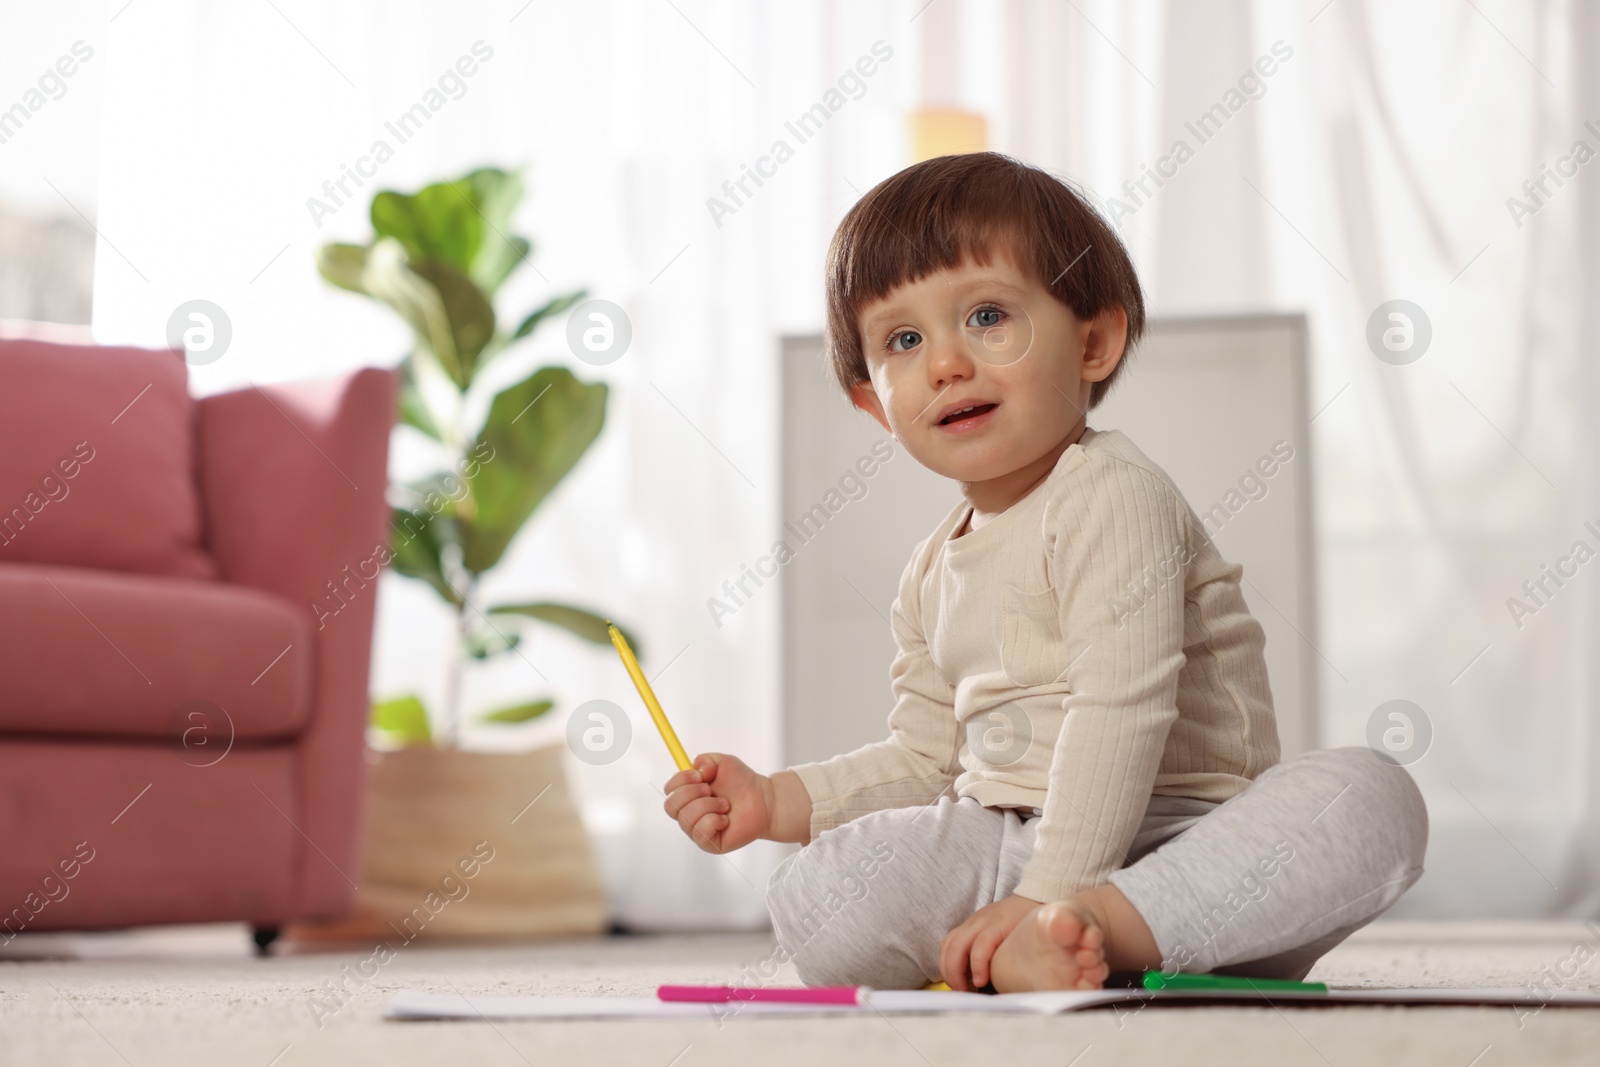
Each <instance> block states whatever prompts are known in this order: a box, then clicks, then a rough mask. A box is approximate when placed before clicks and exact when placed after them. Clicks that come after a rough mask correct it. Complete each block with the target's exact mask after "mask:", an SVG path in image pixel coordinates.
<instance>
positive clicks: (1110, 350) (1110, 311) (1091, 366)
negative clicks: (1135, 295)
mask: <svg viewBox="0 0 1600 1067" xmlns="http://www.w3.org/2000/svg"><path fill="white" fill-rule="evenodd" d="M1127 344H1128V309H1127V308H1125V307H1123V306H1122V305H1120V304H1113V305H1112V306H1111V307H1108V308H1106V309H1105V310H1104V311H1102V312H1100V313H1099V314H1098V315H1096V316H1095V317H1094V318H1092V319H1090V320H1089V321H1088V323H1087V328H1086V330H1085V332H1084V337H1083V380H1084V381H1086V382H1103V381H1105V380H1106V379H1107V378H1109V377H1110V376H1111V372H1112V371H1114V370H1116V369H1117V364H1118V363H1119V362H1121V360H1122V352H1123V350H1124V349H1125V348H1126V347H1127Z"/></svg>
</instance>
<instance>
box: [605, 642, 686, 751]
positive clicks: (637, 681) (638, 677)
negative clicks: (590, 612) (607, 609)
mask: <svg viewBox="0 0 1600 1067" xmlns="http://www.w3.org/2000/svg"><path fill="white" fill-rule="evenodd" d="M606 632H607V633H609V634H610V635H611V643H612V644H613V645H616V646H617V655H619V656H621V657H622V665H623V666H624V667H626V668H628V677H630V678H632V679H633V687H634V688H635V689H637V690H639V697H640V699H642V700H643V701H644V706H645V707H646V708H648V709H649V711H650V718H652V719H654V720H655V724H656V729H657V730H660V731H661V740H663V741H665V742H666V743H667V750H668V751H670V752H671V753H672V762H674V763H676V764H677V765H678V770H680V771H686V770H688V769H689V768H691V767H693V766H694V764H693V763H690V762H689V754H688V753H687V752H685V751H684V750H683V745H682V744H681V743H679V741H678V735H677V734H676V733H674V732H673V730H672V724H671V723H670V722H668V721H667V713H666V712H664V711H662V710H661V701H659V700H657V699H656V694H655V690H653V689H651V688H650V682H649V680H648V679H646V678H645V676H644V671H642V670H640V669H639V661H638V660H637V659H635V658H634V655H633V649H631V648H629V647H628V639H627V638H626V637H623V636H622V631H621V630H619V629H617V628H616V626H614V625H612V622H611V620H610V619H607V620H606Z"/></svg>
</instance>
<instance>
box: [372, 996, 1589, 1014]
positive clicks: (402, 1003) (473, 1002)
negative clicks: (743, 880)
mask: <svg viewBox="0 0 1600 1067" xmlns="http://www.w3.org/2000/svg"><path fill="white" fill-rule="evenodd" d="M864 999H865V1003H863V1004H861V1005H851V1004H774V1003H766V1002H755V1001H740V1002H737V1003H726V1004H689V1003H682V1002H677V1003H674V1002H668V1001H662V1000H657V999H655V998H654V997H508V996H482V997H469V996H465V995H463V994H460V993H423V992H419V991H417V990H410V989H406V990H401V991H400V992H398V993H396V994H394V995H393V996H392V997H390V998H389V1002H388V1004H387V1005H386V1007H385V1010H384V1015H385V1017H386V1018H390V1019H484V1020H492V1019H602V1018H606V1019H644V1018H652V1019H677V1018H684V1019H696V1018H699V1019H713V1020H719V1019H726V1018H729V1017H731V1016H738V1017H741V1018H742V1017H748V1016H754V1015H834V1014H850V1013H860V1012H866V1011H878V1012H882V1013H884V1014H886V1015H929V1014H938V1013H943V1012H988V1013H991V1014H1020V1015H1057V1014H1060V1013H1061V1012H1068V1011H1078V1010H1080V1009H1083V1008H1095V1007H1100V1006H1101V1005H1106V1004H1118V1003H1125V1002H1129V1001H1161V1002H1164V1003H1166V1002H1172V1003H1182V1002H1189V1003H1199V1002H1208V1003H1212V1004H1215V1003H1217V1002H1218V1001H1240V1002H1245V1003H1248V1002H1251V1001H1254V1002H1255V1003H1258V1004H1259V1003H1264V1002H1270V1003H1271V1004H1274V1005H1278V1006H1287V1005H1297V1006H1316V1005H1320V1004H1505V1005H1510V1006H1512V1007H1514V1008H1517V1009H1518V1010H1519V1011H1528V1012H1531V1011H1537V1010H1539V1009H1540V1008H1541V1007H1557V1006H1560V1007H1569V1006H1570V1007H1589V1008H1600V993H1587V992H1580V991H1576V990H1564V989H1561V990H1535V989H1531V988H1524V989H1330V990H1328V991H1327V992H1326V993H1320V992H1272V993H1263V992H1259V991H1256V990H1249V989H1237V990H1235V989H1228V990H1204V991H1202V990H1171V989H1163V990H1155V991H1151V990H1145V989H1095V990H1089V991H1085V992H1065V991H1063V992H1051V993H1002V994H999V995H990V994H985V993H951V992H934V991H930V990H922V989H916V990H893V989H885V990H873V991H871V992H869V993H867V994H866V996H865V998H864Z"/></svg>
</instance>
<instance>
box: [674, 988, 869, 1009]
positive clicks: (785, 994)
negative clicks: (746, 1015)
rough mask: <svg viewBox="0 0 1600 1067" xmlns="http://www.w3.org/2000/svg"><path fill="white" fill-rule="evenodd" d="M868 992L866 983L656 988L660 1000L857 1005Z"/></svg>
mask: <svg viewBox="0 0 1600 1067" xmlns="http://www.w3.org/2000/svg"><path fill="white" fill-rule="evenodd" d="M867 992H868V990H867V987H866V986H855V985H835V986H776V987H773V988H770V989H762V988H759V987H755V986H731V985H664V986H661V987H659V988H658V989H657V990H656V996H658V997H660V998H661V999H662V1000H673V1001H688V1002H691V1003H697V1004H726V1003H727V1002H729V1001H732V1000H747V1001H767V1002H768V1003H774V1004H851V1005H859V1004H860V1003H861V1002H862V998H863V997H864V996H865V994H866V993H867Z"/></svg>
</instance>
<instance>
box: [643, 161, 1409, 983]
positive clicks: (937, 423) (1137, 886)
mask: <svg viewBox="0 0 1600 1067" xmlns="http://www.w3.org/2000/svg"><path fill="white" fill-rule="evenodd" d="M827 294H828V330H827V339H828V350H829V354H830V358H831V361H832V365H833V370H834V373H835V375H836V377H837V378H838V380H839V383H840V385H841V386H842V387H843V388H844V389H845V391H846V392H847V393H848V394H849V395H850V397H851V399H852V400H853V402H854V403H855V404H856V406H858V407H860V408H861V409H862V410H864V411H866V412H867V413H868V414H870V415H871V416H872V417H873V418H874V419H876V420H877V421H878V422H879V423H880V424H881V425H882V426H883V427H884V428H885V429H886V430H887V431H889V432H890V433H891V434H893V435H894V438H895V440H896V441H898V442H899V443H900V444H901V445H902V446H903V447H904V448H905V450H906V451H907V452H909V453H910V454H911V455H912V456H913V457H914V458H915V459H916V460H917V461H918V462H919V463H921V464H922V465H923V466H925V467H928V468H929V469H930V470H933V471H936V472H938V473H939V474H942V475H944V476H945V477H948V478H952V479H955V480H956V481H957V482H959V483H960V487H961V494H962V497H963V501H962V503H961V504H960V505H959V506H958V507H956V508H954V509H953V510H952V511H951V512H950V514H949V515H947V516H946V517H945V519H944V521H943V522H941V523H940V524H939V526H938V527H937V528H936V529H935V530H934V531H933V533H932V535H930V536H929V537H928V539H927V540H925V541H923V542H922V543H921V544H919V545H918V546H917V548H916V549H915V550H914V551H913V553H912V556H911V561H910V564H909V565H908V566H907V567H906V569H905V572H904V574H903V575H902V576H901V580H900V590H899V596H898V598H897V599H896V600H895V602H894V605H893V609H892V616H893V617H892V620H891V621H892V629H893V632H894V638H895V642H896V645H897V647H898V653H897V655H896V656H895V659H894V663H893V666H892V668H891V682H892V688H893V692H894V698H895V699H894V707H893V710H892V711H891V712H890V713H889V723H888V725H889V737H888V739H887V740H884V741H881V742H877V743H875V744H871V745H867V746H864V747H862V748H860V749H857V750H856V751H854V752H849V753H845V754H844V755H840V756H836V757H834V758H833V759H830V760H827V761H825V762H820V763H810V764H804V765H801V766H797V767H792V768H790V769H788V770H785V771H779V772H777V773H776V774H773V775H772V776H770V777H768V776H766V775H761V774H757V773H756V772H754V771H753V770H751V769H750V768H749V767H748V766H746V765H745V764H744V763H743V762H741V761H740V760H738V759H737V758H735V757H733V756H728V755H724V754H718V753H711V754H706V755H702V756H700V757H698V758H697V759H696V760H695V767H694V768H693V769H691V770H688V771H683V772H680V773H678V774H676V775H674V776H673V777H672V778H671V779H670V780H669V781H668V782H667V785H666V791H667V798H666V802H665V808H666V811H667V814H668V815H670V816H672V817H673V818H675V819H676V820H677V821H678V823H679V824H680V825H681V826H682V827H683V829H684V830H685V831H686V832H688V833H689V834H690V835H691V836H692V837H693V838H694V840H695V841H696V842H697V843H698V844H699V845H700V846H701V847H702V848H704V849H706V850H707V851H711V852H719V853H720V852H726V851H729V850H731V849H735V848H739V847H742V846H743V845H745V844H748V843H749V842H750V841H753V840H755V839H757V838H768V839H771V840H776V841H791V842H798V843H800V844H802V845H804V846H805V847H804V848H802V849H801V850H800V851H798V852H797V853H795V854H794V855H792V856H790V857H788V858H787V859H785V860H784V861H783V862H782V863H781V864H780V865H779V866H778V868H777V869H776V871H774V873H773V876H772V880H771V883H770V885H769V887H768V890H767V901H768V905H769V908H770V910H771V912H772V922H773V927H774V930H775V932H776V934H777V937H778V941H779V944H780V945H781V946H782V948H783V949H784V950H785V952H786V953H787V954H788V955H789V957H790V958H792V959H793V960H794V962H795V965H796V967H797V969H798V971H799V974H800V976H801V978H802V979H803V980H804V981H806V982H808V983H812V984H864V985H869V986H873V987H875V988H880V989H893V988H914V987H919V986H922V985H924V984H925V983H927V982H928V981H929V980H934V979H940V978H942V979H943V980H944V981H946V982H948V983H949V984H950V986H951V988H953V989H986V988H992V989H994V990H998V991H1001V992H1011V991H1017V990H1027V989H1046V988H1054V989H1092V988H1097V987H1099V986H1100V985H1101V984H1102V983H1103V982H1104V981H1105V980H1106V978H1107V977H1108V975H1109V974H1110V973H1111V972H1112V971H1134V970H1142V969H1146V968H1149V969H1156V968H1160V969H1163V970H1165V971H1168V972H1169V973H1170V972H1174V971H1180V970H1182V971H1196V972H1221V973H1233V974H1244V975H1250V976H1258V977H1267V978H1291V979H1300V978H1303V977H1304V976H1305V975H1306V973H1307V972H1308V971H1309V970H1310V969H1311V966H1312V964H1314V963H1315V962H1316V960H1317V959H1318V957H1320V956H1321V955H1322V954H1323V953H1325V952H1327V951H1328V949H1329V948H1331V947H1332V946H1334V945H1335V944H1337V943H1338V942H1340V941H1341V940H1343V939H1344V938H1345V937H1347V936H1348V935H1349V934H1350V933H1351V932H1352V931H1354V930H1356V929H1358V928H1360V927H1361V926H1363V925H1365V924H1366V923H1368V922H1370V921H1371V920H1372V919H1373V918H1375V917H1376V916H1377V915H1378V914H1380V913H1381V912H1383V911H1384V910H1385V909H1387V908H1388V907H1389V906H1390V905H1391V904H1393V903H1394V901H1395V900H1396V899H1398V898H1399V896H1400V895H1401V894H1402V893H1403V892H1405V890H1406V889H1407V888H1409V887H1410V886H1411V884H1412V883H1413V882H1415V881H1416V879H1417V878H1418V877H1419V876H1420V875H1421V874H1422V858H1423V852H1424V850H1425V848H1426V844H1427V812H1426V809H1425V808H1424V806H1423V802H1422V797H1421V795H1420V793H1419V792H1418V791H1417V788H1416V786H1415V785H1414V784H1413V782H1412V780H1411V778H1410V776H1409V775H1408V774H1407V773H1406V772H1405V771H1404V770H1402V769H1400V768H1399V767H1397V766H1395V765H1394V764H1392V763H1390V762H1387V761H1385V760H1383V759H1382V758H1380V757H1379V756H1378V755H1376V754H1375V753H1374V752H1372V751H1371V750H1369V749H1367V748H1341V749H1331V750H1322V751H1315V752H1309V753H1307V754H1305V755H1303V756H1300V757H1299V758H1297V759H1294V760H1291V761H1289V762H1287V763H1280V762H1279V749H1278V736H1277V728H1276V723H1275V720H1274V718H1273V708H1272V697H1271V694H1270V692H1269V690H1268V686H1267V671H1266V664H1265V661H1264V660H1263V658H1262V649H1263V646H1264V642H1265V639H1264V636H1263V632H1262V629H1261V626H1260V624H1259V623H1257V622H1256V620H1255V619H1254V618H1252V617H1251V615H1250V612H1249V609H1248V608H1247V607H1246V606H1245V601H1244V598H1243V596H1242V594H1241V592H1240V587H1239V582H1240V576H1241V573H1242V568H1241V567H1239V566H1237V565H1235V564H1231V563H1228V562H1227V561H1226V560H1224V559H1223V558H1222V557H1221V555H1220V554H1219V553H1218V552H1217V550H1216V548H1215V546H1213V545H1212V544H1211V542H1210V540H1209V538H1208V537H1207V536H1206V534H1205V531H1204V529H1203V527H1202V526H1201V524H1200V521H1199V520H1198V518H1197V517H1196V516H1195V513H1194V511H1193V510H1192V509H1191V508H1190V507H1189V506H1188V504H1187V503H1186V502H1185V501H1184V499H1183V497H1182V495H1181V494H1180V493H1179V492H1178V490H1177V487H1176V486H1174V485H1173V483H1172V480H1171V479H1170V478H1168V477H1167V475H1166V474H1165V473H1164V472H1163V471H1162V470H1161V468H1160V467H1158V466H1156V465H1155V464H1154V463H1152V462H1151V461H1150V460H1149V459H1148V458H1146V457H1145V455H1144V454H1143V453H1142V452H1140V451H1139V449H1138V448H1136V447H1135V446H1134V444H1133V442H1132V441H1130V440H1129V439H1128V438H1127V437H1126V436H1124V435H1123V434H1121V433H1119V432H1118V431H1115V430H1095V429H1091V428H1089V427H1088V426H1087V425H1086V421H1085V413H1086V412H1087V411H1088V410H1089V409H1090V408H1092V407H1094V405H1095V404H1096V403H1097V402H1098V401H1099V400H1100V399H1101V398H1102V397H1103V396H1104V395H1105V393H1106V391H1107V390H1108V389H1109V388H1110V387H1111V384H1112V382H1113V380H1114V379H1115V377H1116V375H1117V372H1118V371H1119V370H1120V368H1121V366H1122V363H1123V357H1124V355H1125V353H1126V352H1127V351H1128V350H1129V349H1130V348H1132V346H1133V345H1134V344H1135V343H1136V342H1137V341H1138V339H1139V336H1140V334H1141V333H1142V331H1143V329H1144V299H1143V295H1142V293H1141V291H1140V287H1139V281H1138V278H1137V276H1136V275H1135V273H1134V269H1133V264H1132V263H1131V262H1130V260H1129V258H1128V255H1127V252H1126V251H1125V249H1124V248H1123V246H1122V244H1121V242H1120V241H1119V240H1118V239H1117V236H1116V234H1115V233H1114V232H1112V230H1111V229H1110V228H1109V227H1108V226H1107V225H1106V224H1105V222H1104V221H1102V219H1101V218H1100V216H1099V215H1098V214H1097V213H1096V212H1095V211H1094V210H1093V209H1092V208H1090V207H1089V205H1088V204H1087V203H1086V202H1085V201H1084V200H1083V199H1082V198H1081V197H1080V196H1079V195H1078V194H1077V193H1075V192H1074V191H1073V190H1072V189H1071V188H1069V187H1068V186H1067V185H1065V184H1063V183H1062V182H1060V181H1059V180H1057V179H1055V178H1053V177H1051V176H1050V175H1049V174H1047V173H1045V172H1044V171H1041V170H1039V169H1037V168H1034V167H1030V166H1027V165H1025V164H1022V163H1019V162H1017V161H1016V160H1013V159H1010V158H1008V157H1006V156H1002V155H998V154H995V153H988V152H984V153H976V154H971V155H960V156H945V157H941V158H938V159H932V160H929V161H927V162H925V163H920V164H917V165H916V166H913V167H910V168H908V169H906V170H904V171H901V172H900V173H899V174H896V175H894V176H893V177H891V178H889V179H888V180H887V181H884V182H882V183H881V184H879V185H878V186H876V187H875V188H873V189H872V190H871V191H870V192H869V193H867V195H866V196H865V197H863V198H862V199H861V200H860V202H859V203H857V204H856V205H855V206H854V207H853V208H852V209H851V210H850V212H849V213H848V214H847V215H846V216H845V218H844V220H843V222H841V223H840V225H839V229H838V231H837V233H836V234H835V235H834V239H833V244H832V248H831V249H830V251H829V255H828V286H827ZM1196 446H1197V447H1200V446H1202V443H1201V442H1196Z"/></svg>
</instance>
